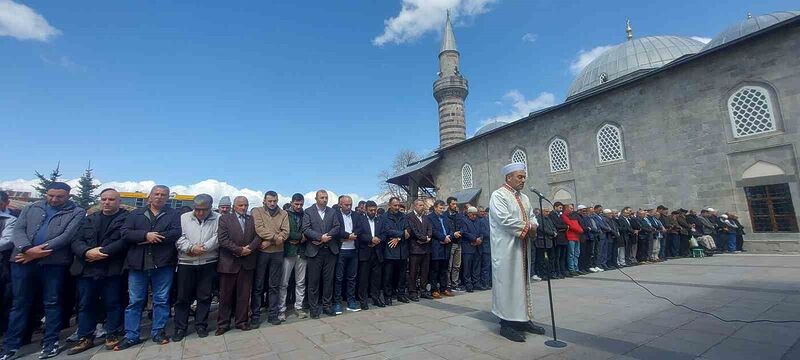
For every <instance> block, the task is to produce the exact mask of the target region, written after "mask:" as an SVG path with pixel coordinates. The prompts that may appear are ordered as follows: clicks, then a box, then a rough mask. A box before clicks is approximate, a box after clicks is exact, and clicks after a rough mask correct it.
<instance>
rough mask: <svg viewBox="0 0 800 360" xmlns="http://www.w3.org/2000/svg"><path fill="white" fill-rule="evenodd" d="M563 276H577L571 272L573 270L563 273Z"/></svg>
mask: <svg viewBox="0 0 800 360" xmlns="http://www.w3.org/2000/svg"><path fill="white" fill-rule="evenodd" d="M562 276H564V277H573V276H575V275H572V273H571V272H568V273H566V274H564V275H562Z"/></svg>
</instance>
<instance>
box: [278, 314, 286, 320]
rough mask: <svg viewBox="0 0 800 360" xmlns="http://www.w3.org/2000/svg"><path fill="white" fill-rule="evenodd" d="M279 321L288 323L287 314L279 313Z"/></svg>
mask: <svg viewBox="0 0 800 360" xmlns="http://www.w3.org/2000/svg"><path fill="white" fill-rule="evenodd" d="M278 320H280V321H286V313H283V312H279V313H278Z"/></svg>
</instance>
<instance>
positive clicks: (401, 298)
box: [397, 295, 409, 304]
mask: <svg viewBox="0 0 800 360" xmlns="http://www.w3.org/2000/svg"><path fill="white" fill-rule="evenodd" d="M397 301H399V302H401V303H404V304H408V303H409V300H408V298H407V297H406V296H405V295H397Z"/></svg>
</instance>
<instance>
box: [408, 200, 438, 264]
mask: <svg viewBox="0 0 800 360" xmlns="http://www.w3.org/2000/svg"><path fill="white" fill-rule="evenodd" d="M406 223H407V224H408V228H407V230H408V231H409V233H410V235H411V237H410V238H408V241H409V243H411V254H414V255H424V254H429V253H430V252H431V242H430V240H429V238H430V237H431V235H432V231H433V229H432V227H431V226H432V224H431V221H430V220H428V217H427V216H425V215H423V216H422V221H420V220H419V218H417V213H416V212H413V211H412V212H410V213H409V214H408V215H406Z"/></svg>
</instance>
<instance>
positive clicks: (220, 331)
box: [214, 328, 250, 336]
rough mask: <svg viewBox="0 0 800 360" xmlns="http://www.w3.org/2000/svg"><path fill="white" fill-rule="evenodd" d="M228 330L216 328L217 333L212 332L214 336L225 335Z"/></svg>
mask: <svg viewBox="0 0 800 360" xmlns="http://www.w3.org/2000/svg"><path fill="white" fill-rule="evenodd" d="M228 330H230V329H228V328H217V331H215V332H214V336H222V335H225V333H226V332H228ZM247 330H250V329H247Z"/></svg>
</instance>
